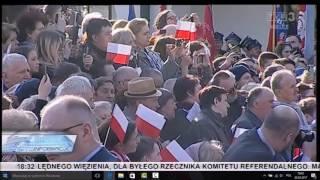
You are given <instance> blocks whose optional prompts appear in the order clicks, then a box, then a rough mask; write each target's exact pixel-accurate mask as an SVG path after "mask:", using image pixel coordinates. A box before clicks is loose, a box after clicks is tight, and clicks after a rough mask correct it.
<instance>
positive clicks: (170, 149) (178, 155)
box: [160, 140, 193, 162]
mask: <svg viewBox="0 0 320 180" xmlns="http://www.w3.org/2000/svg"><path fill="white" fill-rule="evenodd" d="M160 155H161V157H162V162H193V160H192V158H191V157H190V156H189V154H188V153H187V152H186V151H185V150H184V149H183V148H182V147H181V146H180V145H179V144H178V143H177V141H176V140H173V141H172V142H171V143H169V144H168V145H167V146H166V147H165V148H163V149H162V150H161V151H160Z"/></svg>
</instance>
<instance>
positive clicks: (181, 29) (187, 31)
mask: <svg viewBox="0 0 320 180" xmlns="http://www.w3.org/2000/svg"><path fill="white" fill-rule="evenodd" d="M196 31H197V29H196V23H194V22H189V21H178V24H177V32H176V38H177V39H183V40H189V41H194V40H196Z"/></svg>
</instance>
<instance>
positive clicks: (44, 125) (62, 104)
mask: <svg viewBox="0 0 320 180" xmlns="http://www.w3.org/2000/svg"><path fill="white" fill-rule="evenodd" d="M41 113H42V121H41V124H40V130H41V131H51V130H52V131H61V132H65V133H67V134H74V135H77V140H76V142H75V145H74V150H73V152H72V153H67V154H48V155H46V156H47V159H48V160H49V161H58V162H61V161H64V162H70V161H76V162H79V161H83V162H96V161H100V162H115V161H117V159H116V158H115V157H114V156H113V155H112V154H111V153H110V152H109V151H108V150H107V149H106V148H105V147H104V146H103V145H102V144H101V142H100V141H98V140H97V139H96V137H95V135H94V129H96V128H97V125H96V124H95V120H96V119H95V115H94V114H93V112H92V110H91V108H90V106H89V104H88V103H87V101H86V100H85V99H83V98H80V97H77V96H70V95H66V96H63V97H58V98H55V99H54V100H52V101H51V102H50V103H49V104H48V105H47V106H45V107H44V109H43V110H42V112H41Z"/></svg>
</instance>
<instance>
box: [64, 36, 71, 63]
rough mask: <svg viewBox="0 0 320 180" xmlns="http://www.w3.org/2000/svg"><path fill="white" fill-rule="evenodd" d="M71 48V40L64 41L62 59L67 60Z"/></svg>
mask: <svg viewBox="0 0 320 180" xmlns="http://www.w3.org/2000/svg"><path fill="white" fill-rule="evenodd" d="M71 47H72V40H71V39H66V42H65V43H64V48H63V57H64V58H65V59H69V57H70V55H71Z"/></svg>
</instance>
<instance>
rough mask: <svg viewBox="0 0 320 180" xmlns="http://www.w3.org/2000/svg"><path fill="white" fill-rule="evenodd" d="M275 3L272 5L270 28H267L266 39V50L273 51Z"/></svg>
mask: <svg viewBox="0 0 320 180" xmlns="http://www.w3.org/2000/svg"><path fill="white" fill-rule="evenodd" d="M275 13H276V11H275V5H272V15H271V22H270V30H269V39H268V46H267V50H268V51H271V52H272V51H273V50H274V48H275V38H276V37H275V33H276V27H275Z"/></svg>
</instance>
